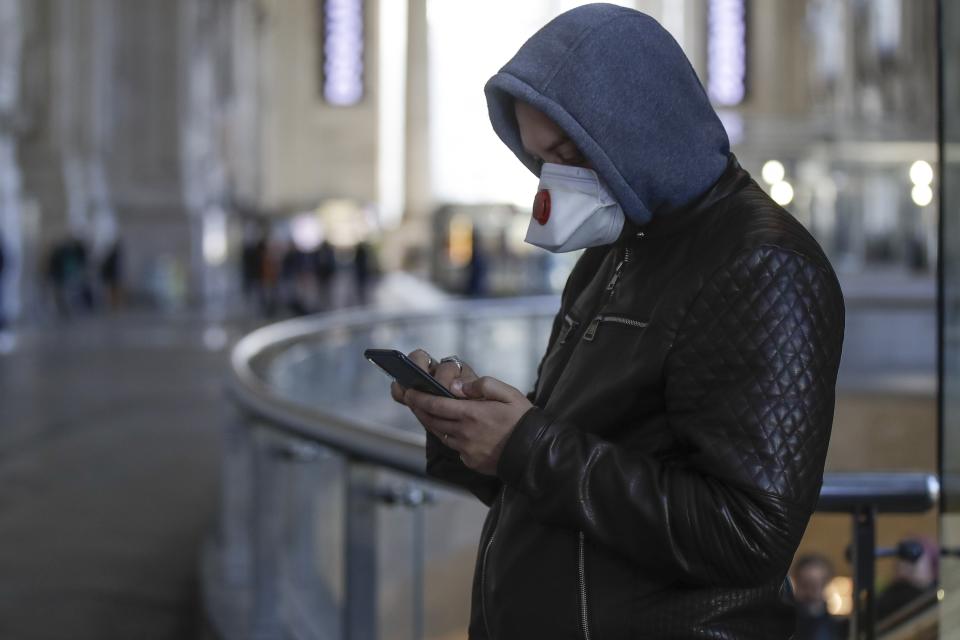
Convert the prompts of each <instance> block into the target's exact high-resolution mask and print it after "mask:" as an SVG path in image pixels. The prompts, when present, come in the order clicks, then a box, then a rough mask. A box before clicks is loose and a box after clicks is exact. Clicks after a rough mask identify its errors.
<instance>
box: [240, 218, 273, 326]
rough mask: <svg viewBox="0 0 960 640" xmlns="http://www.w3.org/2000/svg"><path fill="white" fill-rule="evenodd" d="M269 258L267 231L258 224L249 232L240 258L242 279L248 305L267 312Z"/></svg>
mask: <svg viewBox="0 0 960 640" xmlns="http://www.w3.org/2000/svg"><path fill="white" fill-rule="evenodd" d="M266 260H267V232H266V230H265V229H264V228H263V227H262V226H260V225H257V226H256V227H255V228H254V230H253V231H250V232H248V234H247V238H246V239H245V241H244V244H243V251H242V254H241V258H240V281H241V285H242V288H243V295H244V298H245V299H246V301H247V304H248V306H250V307H254V308H257V309H259V310H260V312H262V313H266V308H267V305H266V304H265V301H264V298H265V291H264V275H265V273H266V264H265V263H266Z"/></svg>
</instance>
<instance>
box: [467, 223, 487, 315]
mask: <svg viewBox="0 0 960 640" xmlns="http://www.w3.org/2000/svg"><path fill="white" fill-rule="evenodd" d="M471 243H472V244H473V250H472V251H471V252H470V263H469V264H468V265H467V286H466V287H465V293H466V294H467V295H468V296H470V297H471V298H479V297H482V296H484V295H486V294H487V254H486V253H485V250H484V248H483V242H482V241H481V239H480V234H479V233H478V232H477V231H476V230H474V232H473V239H472V240H471Z"/></svg>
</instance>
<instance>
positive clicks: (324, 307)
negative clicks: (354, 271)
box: [313, 238, 337, 311]
mask: <svg viewBox="0 0 960 640" xmlns="http://www.w3.org/2000/svg"><path fill="white" fill-rule="evenodd" d="M313 272H314V274H315V277H316V280H317V299H318V310H319V311H328V310H330V309H332V308H333V302H334V301H333V279H334V277H336V275H337V254H336V251H334V249H333V245H332V244H330V241H329V240H327V239H326V238H324V240H323V242H321V243H320V246H318V247H317V250H316V251H315V252H314V256H313Z"/></svg>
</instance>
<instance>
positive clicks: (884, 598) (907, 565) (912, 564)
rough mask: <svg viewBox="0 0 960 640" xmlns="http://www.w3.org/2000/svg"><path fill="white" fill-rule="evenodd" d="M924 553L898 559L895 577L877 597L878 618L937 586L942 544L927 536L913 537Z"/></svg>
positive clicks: (902, 606) (930, 591) (894, 611)
mask: <svg viewBox="0 0 960 640" xmlns="http://www.w3.org/2000/svg"><path fill="white" fill-rule="evenodd" d="M906 542H912V543H914V545H915V546H916V548H918V549H920V550H922V551H921V553H920V556H919V557H918V558H916V559H913V560H910V559H905V558H898V559H897V565H896V568H895V569H894V576H893V580H892V581H891V582H890V584H889V585H888V586H887V588H886V589H884V590H883V591H882V592H880V595H879V596H878V597H877V619H878V620H882V619H883V618H886V617H888V616H890V615H892V614H894V613H896V612H897V611H898V610H900V609H903V608H904V607H906V606H907V605H910V604H911V603H913V602H915V601H916V600H917V599H918V598H921V597H922V596H924V595H925V594H932V593H933V592H934V591H936V588H937V575H938V567H939V559H940V547H939V546H938V545H937V543H936V542H934V541H933V540H930V539H929V538H926V537H917V538H911V539H909V540H907V541H906Z"/></svg>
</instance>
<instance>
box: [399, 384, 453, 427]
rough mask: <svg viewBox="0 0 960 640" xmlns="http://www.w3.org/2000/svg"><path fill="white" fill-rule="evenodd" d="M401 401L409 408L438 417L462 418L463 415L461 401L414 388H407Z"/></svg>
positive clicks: (448, 418)
mask: <svg viewBox="0 0 960 640" xmlns="http://www.w3.org/2000/svg"><path fill="white" fill-rule="evenodd" d="M403 401H404V404H406V405H407V406H408V407H410V408H411V409H418V410H420V411H425V412H426V413H429V414H431V415H434V416H436V417H438V418H446V419H447V420H462V419H463V418H464V417H465V415H464V408H465V407H464V406H463V403H462V402H461V401H460V400H454V399H453V398H443V397H441V396H435V395H433V394H430V393H423V392H422V391H417V390H416V389H407V391H406V393H404V395H403Z"/></svg>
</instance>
